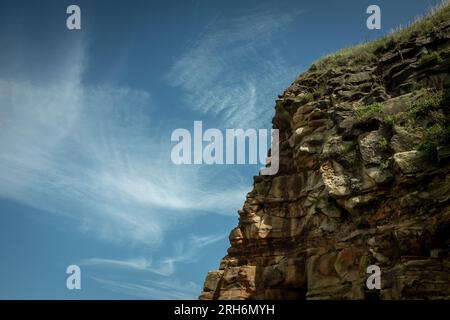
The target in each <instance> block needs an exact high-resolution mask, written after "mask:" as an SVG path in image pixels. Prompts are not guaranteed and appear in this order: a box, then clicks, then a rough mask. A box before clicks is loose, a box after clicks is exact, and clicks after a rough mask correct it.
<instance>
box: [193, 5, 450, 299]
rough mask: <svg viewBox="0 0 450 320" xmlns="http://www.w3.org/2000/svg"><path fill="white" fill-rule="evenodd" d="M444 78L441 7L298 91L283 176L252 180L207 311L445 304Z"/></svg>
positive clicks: (304, 79)
mask: <svg viewBox="0 0 450 320" xmlns="http://www.w3.org/2000/svg"><path fill="white" fill-rule="evenodd" d="M449 71H450V6H446V7H444V8H441V9H440V10H439V11H437V12H435V13H433V14H432V15H430V16H428V17H427V18H425V19H423V20H421V21H419V22H417V23H415V24H413V25H412V26H410V27H409V28H406V29H404V30H401V31H398V32H396V33H394V34H391V35H389V36H388V37H386V38H383V39H381V40H378V41H376V42H373V43H369V44H365V45H360V46H358V47H355V48H351V49H346V50H344V51H342V52H339V53H337V54H335V55H332V56H329V57H326V58H324V59H322V60H321V61H318V62H317V63H315V64H314V65H312V66H311V67H310V69H309V70H308V71H306V72H305V73H304V74H302V75H301V76H300V77H299V78H298V79H297V80H295V82H294V83H293V84H292V85H291V86H290V87H289V88H288V89H287V90H286V91H285V92H284V93H283V94H282V95H281V96H279V99H278V100H277V101H276V106H275V111H276V112H275V117H274V118H273V127H274V128H276V129H279V130H280V141H281V142H280V170H279V172H278V174H277V175H275V176H257V177H255V178H254V187H253V190H252V191H251V192H250V193H248V195H247V199H246V201H245V203H244V206H243V208H242V210H240V211H239V224H238V226H237V227H236V228H235V229H234V230H232V231H231V234H230V242H231V247H230V248H229V249H228V254H227V256H226V257H225V258H223V260H222V262H221V264H220V268H219V270H218V271H213V272H209V273H208V275H207V277H206V280H205V284H204V289H203V292H202V293H201V296H200V298H201V299H369V298H380V299H411V298H419V299H422V298H427V299H433V298H447V299H448V298H450V286H449V285H450V272H449V268H450V258H449V255H448V253H449V243H450V241H449V233H450V206H449V197H450V174H449V158H450V147H449V141H450V117H449V103H450V95H449V89H450V81H449V79H450V76H449ZM369 265H377V266H379V267H380V269H381V290H369V289H368V288H367V287H366V280H367V278H368V276H369V274H368V273H367V272H366V271H367V270H366V268H367V266H369Z"/></svg>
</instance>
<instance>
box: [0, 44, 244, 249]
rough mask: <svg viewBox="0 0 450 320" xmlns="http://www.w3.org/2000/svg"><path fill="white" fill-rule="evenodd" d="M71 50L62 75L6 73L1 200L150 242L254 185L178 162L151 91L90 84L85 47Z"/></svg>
mask: <svg viewBox="0 0 450 320" xmlns="http://www.w3.org/2000/svg"><path fill="white" fill-rule="evenodd" d="M68 52H71V56H69V57H68V59H67V65H65V66H55V68H59V69H60V70H63V71H64V72H62V73H61V75H60V77H59V78H58V79H57V80H54V81H52V80H51V79H50V80H49V79H47V80H45V81H42V82H38V81H26V80H20V79H5V78H0V128H1V129H0V130H1V131H0V132H1V134H0V149H1V150H2V152H1V153H0V172H1V175H0V197H3V198H7V199H11V200H14V201H17V202H19V203H23V204H26V205H29V206H31V207H35V208H39V209H43V210H46V211H50V212H53V213H57V214H61V215H67V216H70V217H72V218H75V219H77V220H78V221H79V222H80V224H79V225H80V227H81V228H82V230H85V231H88V232H92V233H93V234H96V235H98V236H99V237H100V238H102V239H106V240H108V241H113V242H127V243H129V242H133V243H140V244H144V245H147V246H154V245H157V244H159V243H161V241H162V240H163V239H164V234H165V232H166V231H167V230H168V229H169V228H170V226H171V225H173V224H174V223H176V222H177V221H180V220H182V219H187V218H191V217H192V216H193V215H198V214H202V213H204V212H206V211H209V212H214V213H218V214H230V215H231V214H234V213H235V210H236V209H237V208H238V207H239V205H240V203H241V202H242V200H243V198H244V197H245V192H246V191H248V190H246V188H245V186H236V187H234V188H229V189H225V190H224V189H223V186H220V185H215V184H214V183H213V182H212V181H210V180H209V179H214V175H213V176H205V175H204V176H201V175H199V174H198V172H199V170H200V168H198V167H194V166H184V167H176V166H174V165H173V164H172V163H171V162H170V157H169V155H170V147H171V144H170V135H169V133H167V135H163V134H161V132H159V131H158V128H154V127H155V120H154V118H155V113H154V105H153V102H152V97H151V94H150V93H149V92H146V91H142V90H133V89H130V88H127V87H114V86H110V85H106V84H105V85H101V86H98V85H96V86H93V85H87V84H85V83H83V73H84V70H85V68H86V67H87V63H86V59H85V47H84V46H83V45H82V44H77V45H75V46H74V48H71V50H68ZM221 197H226V198H227V201H226V202H223V201H222V202H221V203H223V205H222V206H218V205H217V203H218V200H219V199H220V198H221Z"/></svg>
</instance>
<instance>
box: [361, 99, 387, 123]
mask: <svg viewBox="0 0 450 320" xmlns="http://www.w3.org/2000/svg"><path fill="white" fill-rule="evenodd" d="M382 109H383V105H382V104H381V103H379V102H375V103H372V104H369V105H367V106H364V107H362V108H360V109H357V110H356V117H357V118H358V119H359V120H360V121H364V120H367V119H370V118H372V117H373V116H375V115H380V114H381V110H382Z"/></svg>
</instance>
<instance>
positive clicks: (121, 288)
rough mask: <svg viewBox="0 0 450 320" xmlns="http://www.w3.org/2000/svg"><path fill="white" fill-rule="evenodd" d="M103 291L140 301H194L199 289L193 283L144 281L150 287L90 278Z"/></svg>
mask: <svg viewBox="0 0 450 320" xmlns="http://www.w3.org/2000/svg"><path fill="white" fill-rule="evenodd" d="M92 279H93V280H95V281H96V282H98V283H99V284H100V285H102V286H103V287H104V288H105V289H107V290H111V291H113V292H117V293H121V294H127V295H130V296H133V297H137V298H142V299H158V300H194V299H196V298H197V297H198V293H199V291H200V288H199V287H198V286H197V285H196V284H195V283H193V282H186V283H182V282H179V281H173V280H164V281H151V280H148V281H146V282H147V283H149V285H150V286H146V285H142V284H136V283H131V282H126V281H117V280H110V279H104V278H97V277H92Z"/></svg>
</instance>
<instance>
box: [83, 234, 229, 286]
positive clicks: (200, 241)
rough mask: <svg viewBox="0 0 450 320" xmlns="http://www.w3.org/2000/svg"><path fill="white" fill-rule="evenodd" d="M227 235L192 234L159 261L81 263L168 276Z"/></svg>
mask: <svg viewBox="0 0 450 320" xmlns="http://www.w3.org/2000/svg"><path fill="white" fill-rule="evenodd" d="M225 237H226V235H223V234H219V235H206V236H198V235H190V236H189V239H188V241H187V244H185V243H183V242H176V243H175V245H174V252H173V254H172V255H170V256H167V257H163V258H162V259H160V260H159V261H153V259H150V258H142V257H141V258H133V259H124V260H119V259H107V258H90V259H86V260H84V261H82V262H81V263H80V265H83V266H91V267H100V268H118V269H128V270H133V271H144V272H150V273H153V274H156V275H159V276H163V277H168V276H172V275H173V274H174V273H175V272H176V265H177V264H180V263H184V264H186V263H193V262H196V261H197V260H198V259H199V252H200V251H201V250H202V249H203V248H204V247H206V246H209V245H211V244H213V243H216V242H218V241H221V240H223V239H224V238H225Z"/></svg>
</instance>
